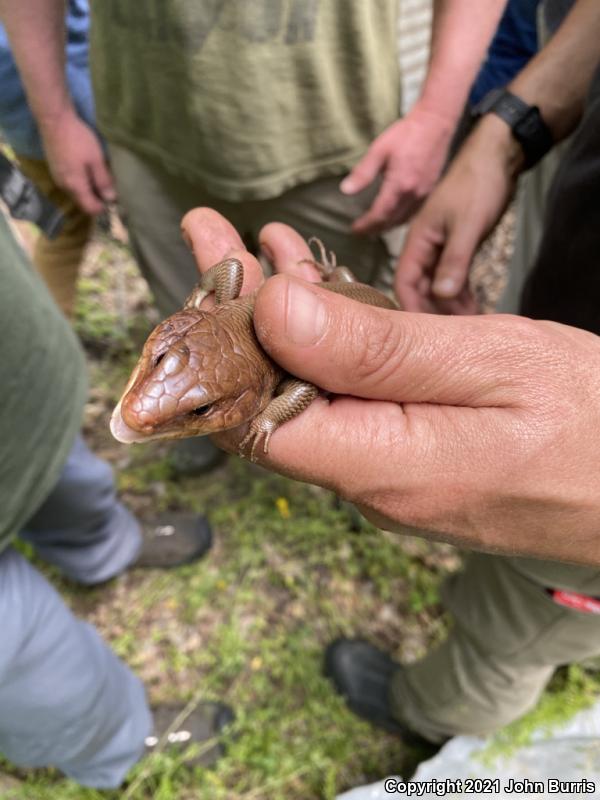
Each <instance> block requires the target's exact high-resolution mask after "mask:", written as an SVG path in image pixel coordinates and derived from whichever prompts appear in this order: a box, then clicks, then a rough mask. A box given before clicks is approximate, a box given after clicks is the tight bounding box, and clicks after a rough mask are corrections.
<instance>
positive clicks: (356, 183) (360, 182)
mask: <svg viewBox="0 0 600 800" xmlns="http://www.w3.org/2000/svg"><path fill="white" fill-rule="evenodd" d="M385 160H386V156H385V153H383V152H382V151H381V150H380V149H379V148H378V147H377V145H376V144H375V145H371V147H370V148H369V150H368V151H367V153H366V155H365V156H363V158H361V160H360V161H359V162H358V164H357V165H356V166H355V167H354V169H353V170H352V172H351V173H350V174H349V175H347V176H346V177H345V178H344V180H343V181H342V182H341V183H340V191H341V192H342V193H343V194H357V193H358V192H362V190H363V189H366V188H367V186H370V185H371V184H372V183H373V181H374V180H375V178H376V177H377V176H378V175H379V173H380V172H381V171H382V169H383V165H384V163H385Z"/></svg>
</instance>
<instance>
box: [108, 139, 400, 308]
mask: <svg viewBox="0 0 600 800" xmlns="http://www.w3.org/2000/svg"><path fill="white" fill-rule="evenodd" d="M109 152H110V160H111V166H112V171H113V173H114V176H115V180H116V183H117V189H118V194H119V203H120V204H121V206H122V211H123V216H124V220H125V222H126V224H127V227H128V230H129V236H130V241H131V245H132V248H133V251H134V254H135V257H136V260H137V262H138V264H139V265H140V268H141V269H142V272H143V273H144V277H145V278H146V280H147V281H148V283H149V284H150V288H151V289H152V292H153V294H154V298H155V300H156V303H157V305H158V307H159V309H160V311H161V313H162V314H164V315H165V316H166V315H168V314H171V313H173V311H175V310H177V309H179V308H180V307H181V304H182V302H183V300H184V299H185V298H186V297H187V295H188V294H189V292H190V290H191V288H192V287H193V286H194V285H195V284H196V283H197V281H198V272H197V269H196V265H195V261H194V258H193V256H192V254H191V253H190V251H189V250H188V248H187V246H186V245H185V244H184V242H183V240H182V238H181V233H180V223H181V218H182V217H183V216H184V214H185V213H186V212H188V211H189V210H190V209H192V208H195V207H197V206H210V207H211V208H214V209H216V210H217V211H219V212H220V213H221V214H223V215H224V216H225V217H226V218H227V219H228V220H229V221H230V222H231V223H232V224H233V225H234V226H235V228H236V229H237V230H238V231H239V233H240V235H241V236H242V238H243V240H244V242H245V244H246V246H247V247H248V248H249V249H250V250H251V251H256V249H257V248H258V244H259V243H258V234H259V231H260V229H261V228H262V226H263V225H266V223H267V222H274V221H277V222H285V223H287V224H289V225H292V226H293V227H294V228H296V229H297V230H298V231H299V232H300V233H301V234H302V235H303V236H304V237H306V238H308V237H310V236H317V237H318V238H319V239H321V240H322V241H323V243H324V244H325V245H326V247H327V249H329V250H333V251H334V252H335V253H336V255H337V259H338V263H339V264H345V265H346V266H349V267H350V268H351V269H352V270H353V272H355V274H356V275H357V277H359V278H360V280H362V281H363V282H365V283H371V284H374V285H377V286H378V287H379V288H380V289H389V287H391V285H392V279H393V266H394V260H395V257H396V256H397V255H398V252H399V249H400V247H399V235H398V233H395V234H394V233H392V234H391V235H386V236H385V237H383V236H373V237H365V236H354V235H352V233H351V231H350V225H351V223H352V221H353V220H354V219H355V218H356V217H358V216H359V215H360V214H361V213H362V212H363V211H365V210H366V209H367V208H368V206H369V205H370V203H371V201H372V199H373V196H374V191H365V192H362V193H361V194H360V195H359V196H356V197H347V196H345V195H343V194H342V193H341V192H340V191H339V189H338V185H339V182H340V179H341V178H340V177H333V178H324V179H321V180H318V181H313V182H312V183H309V184H304V185H302V186H298V187H296V188H294V189H291V190H290V191H288V192H285V193H284V194H283V195H281V196H280V197H277V198H274V199H272V200H257V201H245V202H242V203H231V202H228V201H225V200H222V199H220V198H218V197H215V196H214V195H211V194H209V193H208V192H206V191H205V190H204V189H203V188H202V187H201V186H198V185H197V184H194V183H187V182H186V181H185V180H183V179H182V178H180V177H177V176H174V175H172V174H170V173H168V172H167V171H166V170H164V169H163V168H162V167H161V166H160V165H158V164H157V163H155V162H149V161H147V160H145V159H143V158H141V157H140V156H138V155H136V154H135V153H133V152H132V151H131V150H128V149H127V148H124V147H121V146H119V145H116V144H114V143H112V144H111V145H110V147H109Z"/></svg>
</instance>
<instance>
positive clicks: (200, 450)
mask: <svg viewBox="0 0 600 800" xmlns="http://www.w3.org/2000/svg"><path fill="white" fill-rule="evenodd" d="M225 455H226V454H225V453H224V452H223V450H219V448H218V447H217V446H216V445H214V444H213V443H212V442H211V440H210V439H209V438H208V436H195V437H193V438H191V439H179V440H178V441H176V442H174V443H173V445H172V446H171V449H170V452H169V456H168V459H169V466H170V467H171V469H172V471H173V472H174V473H175V475H176V476H178V477H180V478H191V477H193V476H194V475H201V474H202V473H204V472H210V470H212V469H215V468H216V467H218V466H219V464H220V463H221V462H222V461H223V459H224V458H225Z"/></svg>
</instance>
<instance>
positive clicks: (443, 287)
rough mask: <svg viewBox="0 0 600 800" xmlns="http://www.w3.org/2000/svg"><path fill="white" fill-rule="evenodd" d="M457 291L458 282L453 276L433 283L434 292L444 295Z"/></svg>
mask: <svg viewBox="0 0 600 800" xmlns="http://www.w3.org/2000/svg"><path fill="white" fill-rule="evenodd" d="M455 291H456V282H455V281H454V280H452V278H442V279H441V280H439V281H435V282H434V284H433V292H434V294H439V295H443V296H448V295H453V294H454V292H455Z"/></svg>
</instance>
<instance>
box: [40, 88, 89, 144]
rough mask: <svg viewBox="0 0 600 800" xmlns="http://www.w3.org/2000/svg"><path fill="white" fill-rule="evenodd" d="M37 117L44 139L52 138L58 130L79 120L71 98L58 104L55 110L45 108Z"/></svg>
mask: <svg viewBox="0 0 600 800" xmlns="http://www.w3.org/2000/svg"><path fill="white" fill-rule="evenodd" d="M35 117H36V122H37V124H38V127H39V129H40V132H41V134H42V137H44V136H49V135H50V136H51V135H52V134H54V133H55V131H56V130H57V129H58V128H61V127H62V126H64V125H65V124H70V123H72V122H74V121H77V120H78V119H79V116H78V114H77V111H76V110H75V106H74V105H73V103H72V102H71V99H70V98H69V97H67V98H65V100H64V101H61V102H60V103H57V104H56V105H55V106H54V107H53V108H50V109H48V108H45V109H44V110H43V111H41V112H39V113H37V114H36V115H35Z"/></svg>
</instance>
